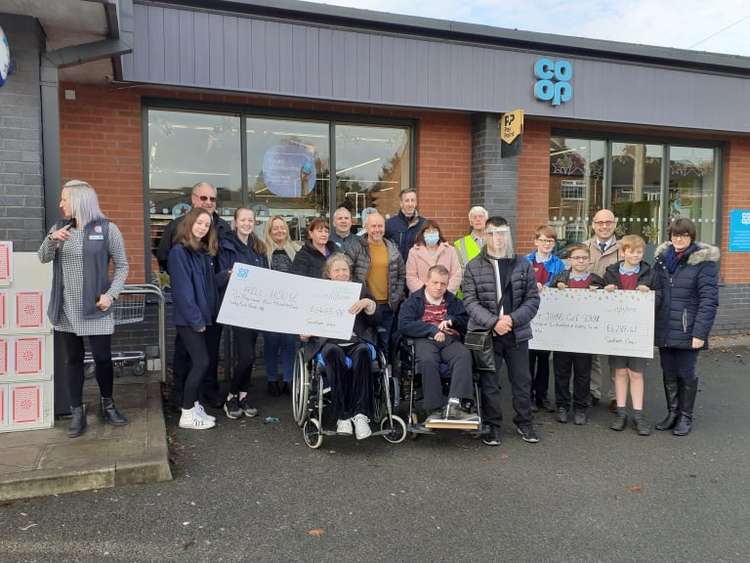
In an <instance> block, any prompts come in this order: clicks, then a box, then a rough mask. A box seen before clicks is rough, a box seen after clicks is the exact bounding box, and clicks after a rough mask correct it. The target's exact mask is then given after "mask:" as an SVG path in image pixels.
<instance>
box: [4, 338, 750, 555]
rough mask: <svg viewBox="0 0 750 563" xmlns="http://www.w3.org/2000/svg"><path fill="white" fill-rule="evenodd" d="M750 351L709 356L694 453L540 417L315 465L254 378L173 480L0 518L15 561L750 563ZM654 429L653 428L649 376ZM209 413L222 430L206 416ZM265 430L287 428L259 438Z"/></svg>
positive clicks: (26, 508)
mask: <svg viewBox="0 0 750 563" xmlns="http://www.w3.org/2000/svg"><path fill="white" fill-rule="evenodd" d="M748 365H750V349H748V348H732V349H726V350H725V351H722V350H720V349H717V350H713V351H710V352H708V353H705V354H703V355H702V357H701V360H700V371H701V373H703V374H704V377H703V383H702V392H701V393H700V394H699V396H698V405H697V416H696V425H695V428H696V429H695V431H694V432H693V434H691V435H690V436H688V437H686V438H676V437H673V436H672V435H671V434H669V433H662V432H654V435H652V436H651V437H647V438H646V437H639V436H637V435H636V434H635V432H634V431H633V430H632V429H630V428H629V429H628V430H627V431H625V432H623V433H615V432H612V431H611V430H609V429H608V428H607V426H608V424H609V422H610V417H611V415H610V414H609V413H608V412H607V411H606V408H605V407H604V406H603V405H600V406H599V407H597V408H595V409H594V410H593V412H592V416H591V421H590V422H589V424H588V425H587V426H585V427H577V426H574V425H573V424H567V425H561V424H559V423H557V422H556V421H555V420H554V418H553V415H551V414H546V413H545V414H540V415H539V416H538V419H537V420H538V422H539V429H540V431H541V435H542V442H541V443H539V444H536V445H531V444H525V443H523V442H522V441H521V440H520V438H519V437H518V436H517V435H515V434H514V432H513V428H512V425H511V424H510V413H511V411H510V405H509V397H508V396H507V392H506V391H507V390H508V389H509V386H508V385H507V384H506V385H505V386H504V387H505V388H504V393H505V394H506V397H505V399H506V405H507V408H506V411H505V413H506V418H507V419H508V425H507V426H506V428H505V429H504V436H503V438H504V442H503V445H502V446H501V447H499V448H490V447H486V446H483V445H482V444H481V443H480V442H479V441H478V440H475V439H472V438H470V437H468V436H467V435H460V434H455V433H450V432H445V433H443V434H441V435H440V436H436V437H421V438H419V439H418V440H416V441H408V440H407V441H406V442H404V443H403V444H401V445H398V446H393V445H389V444H387V443H386V442H385V441H384V440H383V439H382V438H373V439H370V440H365V441H363V442H361V443H357V442H356V441H355V440H354V439H351V438H327V439H326V441H325V442H324V444H323V447H322V448H321V449H320V450H317V451H313V450H310V449H309V448H307V447H306V446H305V445H304V443H303V441H302V439H301V433H300V431H299V430H298V429H297V428H296V426H294V424H293V422H292V420H291V415H290V413H289V407H288V404H287V399H286V398H284V399H270V398H269V397H267V396H266V395H265V393H264V389H263V388H262V387H261V383H260V381H259V379H258V378H256V387H255V388H256V389H258V393H259V394H258V400H257V401H256V404H257V405H258V406H259V407H260V408H261V409H262V413H261V416H260V417H259V418H256V419H252V420H248V419H243V420H242V421H228V420H226V419H225V418H223V417H221V418H220V419H219V423H220V427H219V428H217V429H215V430H211V431H206V432H189V431H184V430H179V429H176V428H175V425H176V419H175V417H173V416H170V417H169V418H168V421H167V424H168V428H169V431H170V433H171V437H172V448H173V460H174V466H173V471H174V475H175V480H174V481H173V482H168V483H159V484H154V485H146V486H132V487H122V488H116V489H108V490H101V491H98V492H88V493H77V494H71V495H64V496H58V497H49V498H41V499H32V500H28V501H15V502H7V503H4V504H1V505H0V560H1V561H2V562H10V561H185V562H192V561H196V562H203V561H217V562H218V561H264V562H265V561H367V562H373V561H468V560H476V561H514V562H519V561H576V562H578V561H681V562H689V561H695V562H699V561H700V562H703V561H711V562H715V561H750V468H749V467H748V461H749V460H750V455H749V454H750V432H749V431H748V428H747V421H748V413H747V410H746V409H745V407H746V404H745V401H746V400H747V398H748V397H750V370H748ZM647 379H648V381H649V382H648V388H647V405H646V409H647V413H648V415H649V417H650V419H651V420H652V421H653V420H655V419H657V417H661V416H662V415H663V404H664V399H663V392H662V391H661V383H660V375H659V371H658V363H657V362H651V364H650V365H649V368H648V370H647ZM215 414H216V413H215ZM266 415H277V416H279V417H280V418H281V422H280V423H278V424H263V417H264V416H266Z"/></svg>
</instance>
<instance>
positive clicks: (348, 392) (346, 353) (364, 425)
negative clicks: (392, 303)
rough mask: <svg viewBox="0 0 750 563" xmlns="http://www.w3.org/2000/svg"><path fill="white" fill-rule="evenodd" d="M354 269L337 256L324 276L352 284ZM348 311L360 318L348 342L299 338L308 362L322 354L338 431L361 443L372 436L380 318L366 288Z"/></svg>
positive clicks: (341, 257) (331, 259)
mask: <svg viewBox="0 0 750 563" xmlns="http://www.w3.org/2000/svg"><path fill="white" fill-rule="evenodd" d="M351 269H352V263H351V260H350V259H349V257H348V256H346V255H345V254H341V253H336V254H333V255H332V256H331V257H330V258H329V259H328V260H327V261H326V263H325V267H324V271H323V274H324V275H323V277H325V278H327V279H331V280H335V281H345V282H346V281H350V280H351ZM349 312H350V313H352V314H354V315H357V316H356V318H355V320H354V330H353V334H352V337H351V338H350V339H349V340H346V341H342V340H335V339H331V338H319V337H309V336H304V335H303V336H301V337H300V338H301V339H302V340H303V341H304V342H305V359H306V361H310V360H312V359H313V358H314V357H315V356H316V355H318V354H320V356H321V357H322V359H323V361H324V363H325V366H326V375H327V382H328V385H330V387H331V394H332V398H333V400H332V407H333V410H334V415H335V416H336V420H337V422H336V431H337V432H338V433H339V434H342V435H345V436H351V435H352V433H354V434H355V436H356V438H357V440H362V439H363V438H367V437H368V436H369V435H370V434H372V430H371V429H370V418H369V417H370V409H371V405H372V388H373V385H372V372H371V365H372V359H373V358H372V355H371V345H372V344H373V343H374V342H376V341H377V326H378V323H379V322H380V319H379V315H378V314H377V306H376V303H375V301H373V300H372V299H371V298H370V297H368V295H367V293H366V290H364V289H363V293H362V298H361V299H359V300H358V301H357V302H356V303H354V304H353V305H352V306H351V308H350V309H349ZM352 426H353V428H352Z"/></svg>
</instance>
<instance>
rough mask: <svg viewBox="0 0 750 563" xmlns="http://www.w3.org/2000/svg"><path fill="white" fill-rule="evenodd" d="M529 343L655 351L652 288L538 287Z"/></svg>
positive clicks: (591, 350) (626, 352)
mask: <svg viewBox="0 0 750 563" xmlns="http://www.w3.org/2000/svg"><path fill="white" fill-rule="evenodd" d="M540 295H541V298H542V301H541V304H540V305H539V312H538V313H537V315H536V317H534V320H533V321H531V330H532V331H533V333H534V339H533V340H531V341H530V342H529V348H532V349H534V350H557V351H560V352H581V353H586V354H605V355H607V356H633V357H638V358H653V357H654V292H653V291H649V292H641V291H611V292H610V291H604V290H597V291H590V290H588V289H550V288H545V289H544V290H543V291H542V292H541V294H540Z"/></svg>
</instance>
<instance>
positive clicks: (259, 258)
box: [217, 207, 268, 419]
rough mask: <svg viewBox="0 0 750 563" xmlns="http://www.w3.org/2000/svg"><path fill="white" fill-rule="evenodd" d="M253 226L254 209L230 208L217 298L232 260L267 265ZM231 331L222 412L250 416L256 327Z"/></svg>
mask: <svg viewBox="0 0 750 563" xmlns="http://www.w3.org/2000/svg"><path fill="white" fill-rule="evenodd" d="M254 229H255V212H254V211H253V210H252V209H248V208H246V207H240V208H238V209H237V210H236V211H235V212H234V230H233V231H231V232H230V233H229V234H228V235H226V236H224V237H222V238H221V239H220V240H219V254H218V256H217V260H218V262H219V273H218V275H217V284H218V287H219V292H220V296H221V300H223V299H224V292H225V291H226V288H227V284H228V283H229V277H230V276H231V274H232V268H233V267H234V264H235V262H240V263H242V264H248V265H250V266H256V267H258V268H268V259H267V258H266V245H265V244H263V241H262V240H260V239H259V238H258V237H257V236H255V232H254ZM232 334H233V335H234V339H235V342H236V343H237V346H236V348H237V352H238V355H239V358H238V362H237V365H236V366H235V368H234V371H233V373H232V380H231V381H230V383H229V394H228V395H227V397H226V399H225V401H224V413H225V414H226V415H227V418H230V419H237V418H240V417H241V416H242V415H245V416H247V417H254V416H256V415H257V414H258V409H256V408H254V407H252V406H250V403H249V399H248V390H249V386H250V377H251V375H252V372H253V365H254V364H255V344H256V342H257V340H258V334H259V331H257V330H254V329H251V328H244V327H238V326H235V327H232Z"/></svg>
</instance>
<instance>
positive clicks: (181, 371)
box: [172, 331, 190, 407]
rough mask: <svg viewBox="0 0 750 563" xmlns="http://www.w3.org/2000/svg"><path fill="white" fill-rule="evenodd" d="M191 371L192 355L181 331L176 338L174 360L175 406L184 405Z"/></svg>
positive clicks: (173, 394)
mask: <svg viewBox="0 0 750 563" xmlns="http://www.w3.org/2000/svg"><path fill="white" fill-rule="evenodd" d="M189 371H190V356H189V355H188V352H187V350H186V349H185V345H184V344H183V342H182V338H180V332H179V331H177V334H176V335H175V338H174V360H173V362H172V378H173V387H172V402H173V403H174V405H175V406H177V407H181V406H182V395H183V392H184V388H185V379H187V376H188V372H189Z"/></svg>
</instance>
